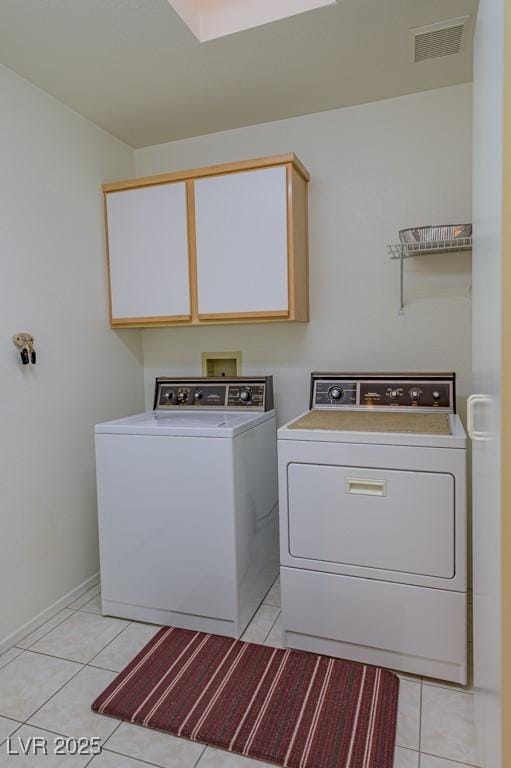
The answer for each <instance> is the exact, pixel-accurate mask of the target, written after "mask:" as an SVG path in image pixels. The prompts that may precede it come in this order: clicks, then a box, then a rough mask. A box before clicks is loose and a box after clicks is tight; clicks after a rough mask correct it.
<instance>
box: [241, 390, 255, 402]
mask: <svg viewBox="0 0 511 768" xmlns="http://www.w3.org/2000/svg"><path fill="white" fill-rule="evenodd" d="M240 400H241V402H242V403H247V404H248V403H250V401H251V400H252V392H251V391H250V390H249V389H242V390H241V392H240Z"/></svg>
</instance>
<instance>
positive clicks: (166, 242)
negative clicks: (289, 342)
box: [103, 155, 309, 327]
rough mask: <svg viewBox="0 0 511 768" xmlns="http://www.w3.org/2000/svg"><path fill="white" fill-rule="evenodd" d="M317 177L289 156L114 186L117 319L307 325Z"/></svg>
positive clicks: (111, 217)
mask: <svg viewBox="0 0 511 768" xmlns="http://www.w3.org/2000/svg"><path fill="white" fill-rule="evenodd" d="M308 181H309V175H308V173H307V171H306V169H305V168H304V166H303V165H302V164H301V163H300V161H299V160H298V159H297V158H296V157H295V155H284V156H278V157H269V158H263V159H260V160H253V161H245V162H242V163H230V164H228V165H221V166H213V167H210V168H200V169H196V170H190V171H183V172H178V173H172V174H165V175H160V176H154V177H151V178H142V179H133V180H131V181H126V182H117V183H114V184H106V185H104V186H103V192H104V194H105V215H106V227H107V245H108V248H107V250H108V266H109V277H110V309H111V324H112V326H113V327H150V326H164V325H200V324H203V325H204V324H213V323H242V322H269V321H298V322H307V321H308V319H309V302H308V230H307V185H308Z"/></svg>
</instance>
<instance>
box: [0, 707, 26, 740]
mask: <svg viewBox="0 0 511 768" xmlns="http://www.w3.org/2000/svg"><path fill="white" fill-rule="evenodd" d="M2 719H3V720H10V721H11V722H12V723H16V724H17V726H18V727H17V728H15V729H14V731H13V732H12V733H10V734H9V736H6V737H5V739H1V740H0V747H2V746H3V745H4V744H5V742H6V741H7V739H9V738H10V737H11V736H14V734H15V733H16V732H17V731H19V729H20V728H21V726H22V725H24V723H23V722H22V721H21V720H14V718H12V717H6V716H5V715H2Z"/></svg>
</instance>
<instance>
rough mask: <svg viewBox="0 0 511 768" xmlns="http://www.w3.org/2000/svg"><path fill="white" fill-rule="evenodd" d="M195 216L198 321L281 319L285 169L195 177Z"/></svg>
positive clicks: (285, 305) (285, 304)
mask: <svg viewBox="0 0 511 768" xmlns="http://www.w3.org/2000/svg"><path fill="white" fill-rule="evenodd" d="M195 212H196V235H197V281H198V308H199V317H200V318H201V319H206V320H207V319H209V318H212V319H213V318H221V317H222V316H223V317H226V318H236V317H247V316H255V317H257V316H268V317H272V316H273V317H279V316H281V317H286V316H287V315H288V313H289V296H288V239H287V183H286V168H285V167H276V168H264V169H259V170H255V171H244V172H239V173H228V174H225V175H223V176H212V177H209V178H205V179H199V180H198V181H196V182H195Z"/></svg>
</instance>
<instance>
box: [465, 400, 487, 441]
mask: <svg viewBox="0 0 511 768" xmlns="http://www.w3.org/2000/svg"><path fill="white" fill-rule="evenodd" d="M489 403H491V397H488V395H470V397H469V398H468V400H467V432H468V436H469V437H470V439H471V440H476V441H479V442H487V441H488V440H490V439H491V433H490V432H489V431H484V430H480V429H475V428H474V424H475V410H476V406H477V405H487V404H489Z"/></svg>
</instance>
